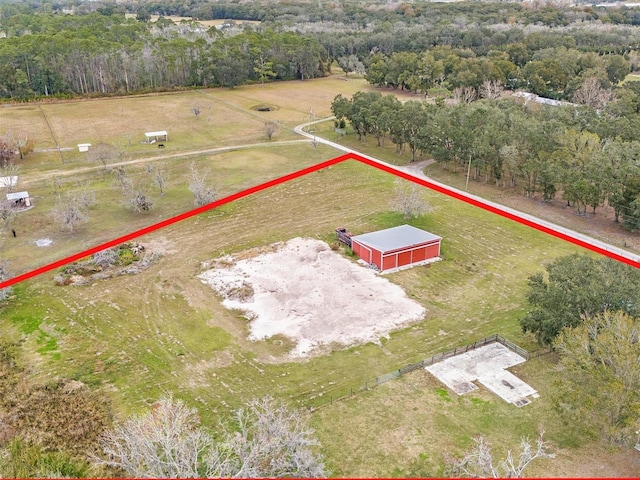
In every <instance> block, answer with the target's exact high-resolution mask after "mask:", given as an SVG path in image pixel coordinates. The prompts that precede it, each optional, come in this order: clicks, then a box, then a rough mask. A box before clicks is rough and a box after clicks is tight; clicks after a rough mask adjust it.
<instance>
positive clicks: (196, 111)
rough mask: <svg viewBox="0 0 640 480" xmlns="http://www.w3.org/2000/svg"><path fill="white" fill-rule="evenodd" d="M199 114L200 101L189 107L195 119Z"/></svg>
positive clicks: (200, 108)
mask: <svg viewBox="0 0 640 480" xmlns="http://www.w3.org/2000/svg"><path fill="white" fill-rule="evenodd" d="M201 112H202V103H201V102H200V100H195V101H194V102H193V104H192V105H191V113H193V114H194V115H195V116H196V117H198V115H200V113H201Z"/></svg>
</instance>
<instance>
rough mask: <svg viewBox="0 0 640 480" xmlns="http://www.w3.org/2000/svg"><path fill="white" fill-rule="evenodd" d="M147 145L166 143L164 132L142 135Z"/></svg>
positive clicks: (165, 132) (165, 133)
mask: <svg viewBox="0 0 640 480" xmlns="http://www.w3.org/2000/svg"><path fill="white" fill-rule="evenodd" d="M144 136H145V137H146V139H147V140H146V141H147V143H155V142H166V141H167V140H168V139H169V137H168V135H167V131H166V130H158V131H157V132H146V133H145V134H144Z"/></svg>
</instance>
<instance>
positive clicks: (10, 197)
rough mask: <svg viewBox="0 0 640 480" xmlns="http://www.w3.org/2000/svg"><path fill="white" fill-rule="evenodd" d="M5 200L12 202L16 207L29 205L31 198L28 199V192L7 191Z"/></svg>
mask: <svg viewBox="0 0 640 480" xmlns="http://www.w3.org/2000/svg"><path fill="white" fill-rule="evenodd" d="M7 201H9V202H13V205H14V206H16V207H30V206H31V200H30V199H29V192H14V193H7Z"/></svg>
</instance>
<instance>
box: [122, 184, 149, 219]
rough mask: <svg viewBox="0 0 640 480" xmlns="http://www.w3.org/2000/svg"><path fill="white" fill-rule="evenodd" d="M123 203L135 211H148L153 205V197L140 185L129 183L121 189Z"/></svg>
mask: <svg viewBox="0 0 640 480" xmlns="http://www.w3.org/2000/svg"><path fill="white" fill-rule="evenodd" d="M123 193H124V205H125V207H126V208H128V209H129V210H133V211H134V212H137V213H142V212H148V211H149V210H151V208H152V207H153V199H152V198H151V195H150V194H149V192H148V191H147V190H146V189H145V188H144V187H142V186H139V185H138V186H137V185H133V184H130V185H129V187H128V188H125V189H123Z"/></svg>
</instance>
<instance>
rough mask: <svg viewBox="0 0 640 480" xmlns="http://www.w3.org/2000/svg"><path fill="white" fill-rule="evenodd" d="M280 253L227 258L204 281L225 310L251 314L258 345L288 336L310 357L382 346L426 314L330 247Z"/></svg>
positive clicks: (277, 249) (278, 248) (296, 246)
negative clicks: (320, 352) (337, 349)
mask: <svg viewBox="0 0 640 480" xmlns="http://www.w3.org/2000/svg"><path fill="white" fill-rule="evenodd" d="M272 247H273V250H274V251H272V252H269V253H263V254H261V255H257V256H253V257H250V258H246V259H242V260H237V259H234V258H233V257H230V256H227V257H223V258H221V259H218V261H217V262H215V263H217V264H218V265H217V266H216V268H213V269H211V270H207V271H206V272H204V273H202V274H201V275H200V276H199V277H200V278H201V279H202V280H203V281H205V282H206V283H208V284H210V285H211V286H212V287H213V288H214V289H215V290H217V291H218V292H219V293H221V294H222V295H223V296H224V301H223V305H224V306H225V307H227V308H230V309H237V310H242V311H243V312H246V316H247V317H248V318H249V319H250V320H251V323H250V326H249V332H250V333H249V339H250V340H264V339H267V338H271V337H273V336H275V335H284V336H286V337H288V338H290V339H292V340H293V341H294V342H295V348H294V349H293V350H292V351H291V352H290V355H291V356H293V357H299V356H307V355H308V354H309V353H310V352H311V351H312V350H317V349H318V347H325V348H326V347H329V346H330V345H332V344H338V345H342V346H354V345H359V344H362V343H367V342H378V339H379V338H381V337H387V338H388V336H389V333H390V332H391V331H392V330H395V329H397V328H398V327H400V326H404V325H406V324H408V323H409V322H414V321H416V320H420V319H421V318H422V317H423V316H424V314H425V309H424V307H423V306H421V305H420V304H419V303H417V302H415V301H413V300H410V299H409V298H407V296H406V294H405V293H404V291H403V290H402V289H401V288H400V287H399V286H397V285H394V284H392V283H391V282H389V281H388V280H386V279H384V278H381V277H379V276H378V275H376V273H375V272H374V271H373V270H372V269H370V268H367V267H363V266H362V265H358V264H354V263H353V262H351V261H350V260H347V259H346V258H344V257H343V256H342V255H340V254H338V253H336V252H333V251H331V249H330V248H329V245H327V244H326V243H325V242H322V241H320V240H314V239H304V238H294V239H292V240H289V241H287V242H286V243H285V244H283V245H282V244H281V245H274V246H272ZM228 263H231V265H229V266H226V265H227V264H228Z"/></svg>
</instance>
